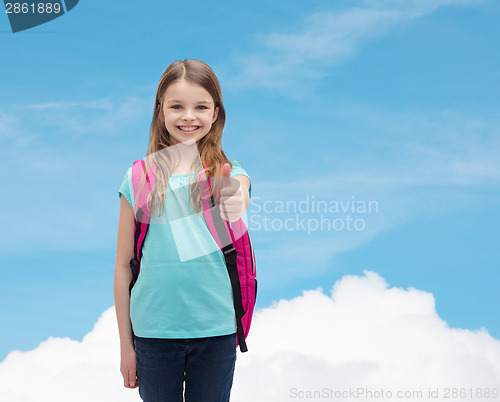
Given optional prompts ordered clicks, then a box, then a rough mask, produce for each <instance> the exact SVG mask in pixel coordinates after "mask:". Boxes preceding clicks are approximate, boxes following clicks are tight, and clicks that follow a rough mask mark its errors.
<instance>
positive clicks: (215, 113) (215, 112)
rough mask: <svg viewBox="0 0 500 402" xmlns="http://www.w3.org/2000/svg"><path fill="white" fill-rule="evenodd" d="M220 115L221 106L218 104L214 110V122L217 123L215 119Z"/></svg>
mask: <svg viewBox="0 0 500 402" xmlns="http://www.w3.org/2000/svg"><path fill="white" fill-rule="evenodd" d="M218 115H219V106H217V107H216V108H215V110H214V115H213V117H212V124H213V123H215V120H217V116H218Z"/></svg>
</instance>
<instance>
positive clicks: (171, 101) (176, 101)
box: [167, 99, 211, 104]
mask: <svg viewBox="0 0 500 402" xmlns="http://www.w3.org/2000/svg"><path fill="white" fill-rule="evenodd" d="M167 103H182V101H180V100H177V99H168V100H167ZM196 103H206V104H210V103H211V102H210V101H209V100H202V101H198V102H196Z"/></svg>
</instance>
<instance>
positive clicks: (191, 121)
mask: <svg viewBox="0 0 500 402" xmlns="http://www.w3.org/2000/svg"><path fill="white" fill-rule="evenodd" d="M214 106H215V105H214V100H213V99H212V97H211V96H210V94H209V93H208V91H207V90H206V89H204V88H203V87H201V86H199V85H195V84H192V83H190V82H188V81H186V80H184V79H182V80H178V81H174V82H173V83H171V84H170V85H169V86H168V88H167V90H166V91H165V94H164V95H163V116H164V118H165V127H166V128H167V131H168V132H169V133H170V135H171V136H172V141H173V142H174V144H178V143H181V142H185V141H190V142H191V141H192V140H195V141H198V140H200V139H202V138H203V137H204V136H205V135H207V134H208V132H209V131H210V128H211V127H212V124H213V123H214V122H215V120H217V114H218V113H219V108H218V107H217V108H214Z"/></svg>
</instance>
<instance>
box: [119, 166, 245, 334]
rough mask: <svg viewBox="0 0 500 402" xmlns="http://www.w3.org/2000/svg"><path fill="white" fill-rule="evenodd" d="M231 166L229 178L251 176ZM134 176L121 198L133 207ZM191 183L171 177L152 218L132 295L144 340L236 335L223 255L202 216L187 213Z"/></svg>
mask: <svg viewBox="0 0 500 402" xmlns="http://www.w3.org/2000/svg"><path fill="white" fill-rule="evenodd" d="M232 164H233V168H232V169H231V174H230V176H231V177H234V176H237V175H245V176H247V177H248V174H247V173H246V172H245V171H244V170H243V169H242V168H241V166H240V165H239V164H238V162H236V161H234V162H232ZM131 174H132V167H130V168H128V170H127V172H126V173H125V176H124V178H123V182H122V185H121V187H120V189H119V191H118V196H119V197H120V196H121V195H122V194H123V195H124V196H125V198H126V199H127V201H128V202H129V204H130V205H131V206H133V205H134V194H133V191H132V176H131ZM193 175H194V173H193ZM191 177H194V176H191ZM189 178H190V175H189V174H181V175H171V176H170V180H169V186H168V189H167V194H166V196H165V204H164V206H165V209H164V211H165V213H164V215H162V216H160V217H153V218H152V219H151V221H150V225H149V229H148V233H147V235H146V239H145V240H144V246H143V251H142V253H143V254H142V260H141V271H140V274H139V277H138V280H137V282H136V284H135V285H134V287H133V288H132V293H131V296H130V319H131V322H132V329H133V331H134V333H135V335H137V336H140V337H146V338H200V337H207V336H218V335H227V334H231V333H234V332H236V319H235V314H234V307H233V293H232V289H231V282H230V280H229V275H228V273H227V269H226V264H225V261H224V256H223V254H222V252H221V251H220V249H219V248H218V246H217V243H216V242H215V240H214V239H213V237H212V235H211V234H210V231H209V230H208V228H207V226H206V224H205V219H204V217H203V214H202V215H200V216H196V213H195V212H193V211H192V210H191V209H190V208H188V196H189V194H188V188H189V184H190V183H189ZM249 192H250V194H251V190H250V191H249Z"/></svg>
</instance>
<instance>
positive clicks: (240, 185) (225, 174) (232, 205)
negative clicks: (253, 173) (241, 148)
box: [220, 163, 250, 222]
mask: <svg viewBox="0 0 500 402" xmlns="http://www.w3.org/2000/svg"><path fill="white" fill-rule="evenodd" d="M230 173H231V166H230V165H229V163H225V164H224V166H223V167H222V188H221V191H220V216H221V217H222V219H225V220H226V221H229V222H235V221H237V220H238V219H240V217H241V215H243V214H244V213H245V211H246V209H247V207H248V187H249V186H250V184H249V182H248V178H246V177H245V176H237V177H242V178H243V179H242V181H240V180H238V179H235V178H233V179H231V178H230V177H229V176H230ZM247 183H248V184H247Z"/></svg>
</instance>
